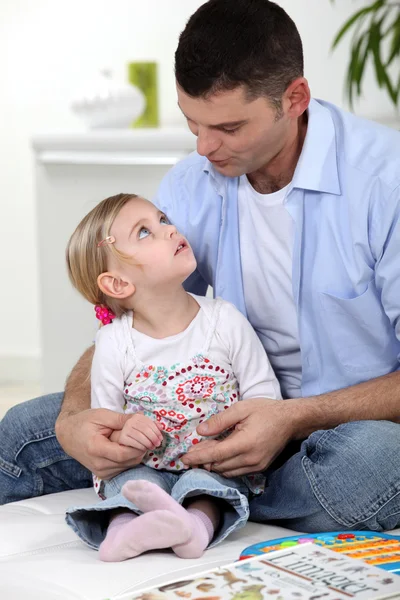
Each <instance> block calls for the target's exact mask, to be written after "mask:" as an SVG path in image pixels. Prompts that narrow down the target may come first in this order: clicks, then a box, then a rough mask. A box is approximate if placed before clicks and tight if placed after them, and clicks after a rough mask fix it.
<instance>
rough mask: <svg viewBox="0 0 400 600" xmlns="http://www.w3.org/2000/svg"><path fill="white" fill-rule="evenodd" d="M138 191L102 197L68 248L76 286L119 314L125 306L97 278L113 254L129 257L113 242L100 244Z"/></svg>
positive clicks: (98, 302) (93, 299) (92, 300)
mask: <svg viewBox="0 0 400 600" xmlns="http://www.w3.org/2000/svg"><path fill="white" fill-rule="evenodd" d="M138 197H139V196H137V195H136V194H117V195H116V196H110V198H106V199H105V200H102V202H100V203H99V204H98V205H97V206H95V207H94V208H93V210H91V211H90V212H89V213H88V214H87V215H86V217H84V218H83V219H82V221H81V222H80V223H79V225H78V227H77V228H76V229H75V231H74V233H73V234H72V236H71V238H70V240H69V242H68V246H67V251H66V259H67V268H68V274H69V278H70V280H71V281H72V284H73V285H74V287H75V288H76V289H77V290H78V291H79V292H80V293H81V294H82V296H83V297H84V298H86V300H88V301H89V302H91V303H92V304H104V305H106V306H108V307H109V308H110V309H111V310H112V311H113V313H114V314H115V315H117V316H120V315H121V314H122V313H123V312H125V309H124V308H123V307H122V306H121V305H120V304H119V303H118V301H117V300H115V299H114V298H110V297H109V296H106V295H105V294H103V292H102V291H101V290H100V288H99V286H98V285H97V278H98V276H99V275H101V273H105V272H106V271H107V270H108V259H109V258H110V253H112V254H113V255H114V256H116V257H117V258H118V259H119V260H127V259H129V258H131V257H128V256H125V255H124V254H122V253H121V252H119V251H118V250H117V248H115V246H114V244H108V243H104V244H101V245H100V246H99V243H100V242H101V241H103V240H105V239H106V238H107V237H108V236H109V235H110V230H111V227H112V224H113V223H114V220H115V218H116V216H117V215H118V213H119V212H120V210H121V209H122V208H123V207H124V206H125V204H127V203H128V202H129V201H130V200H134V199H135V198H138Z"/></svg>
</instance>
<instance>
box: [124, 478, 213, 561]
mask: <svg viewBox="0 0 400 600" xmlns="http://www.w3.org/2000/svg"><path fill="white" fill-rule="evenodd" d="M122 494H123V495H124V496H125V497H126V498H127V499H128V500H130V502H132V503H133V504H135V505H136V506H137V507H138V508H139V509H140V510H141V511H143V513H145V514H144V515H143V517H144V516H146V517H148V519H147V520H146V524H147V523H151V522H152V520H153V519H154V520H155V521H156V520H158V514H159V513H161V512H162V513H164V515H163V523H164V524H165V523H167V522H169V523H170V524H171V525H173V527H177V528H178V530H179V531H181V532H182V536H181V537H182V538H184V539H181V540H179V541H175V540H173V539H172V538H171V537H170V538H169V539H170V542H169V544H168V546H169V547H172V550H173V551H174V552H175V554H177V556H180V557H181V558H199V557H200V556H201V555H202V554H203V552H204V550H205V549H206V548H207V546H208V545H209V543H210V541H211V540H212V538H213V536H214V532H215V529H216V527H217V526H218V523H219V509H218V503H217V501H216V500H214V499H213V498H211V497H210V496H206V495H202V496H198V497H196V498H195V499H193V500H189V502H188V504H187V509H186V508H184V507H183V506H181V505H180V504H179V503H178V502H177V501H176V500H174V499H173V498H171V496H170V495H169V494H167V493H166V492H165V491H164V490H162V489H161V488H159V487H158V486H157V485H155V484H154V483H151V482H149V481H129V482H128V483H126V484H125V485H124V486H123V488H122ZM166 512H167V513H168V514H167V515H165V513H166ZM140 518H142V517H140ZM154 528H155V530H157V529H159V525H157V526H155V527H154ZM183 532H184V535H183ZM175 537H176V536H175ZM153 547H155V546H153Z"/></svg>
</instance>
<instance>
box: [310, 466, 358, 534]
mask: <svg viewBox="0 0 400 600" xmlns="http://www.w3.org/2000/svg"><path fill="white" fill-rule="evenodd" d="M307 461H310V459H309V458H307V456H303V458H302V459H301V464H302V467H303V470H304V473H305V475H306V477H307V479H308V482H309V484H310V487H311V490H312V492H313V494H314V496H315V497H316V499H317V500H318V502H319V503H320V505H321V507H322V508H323V509H324V511H325V512H326V513H327V514H328V515H329V516H330V517H331V518H332V519H333V520H334V521H337V522H338V523H339V524H340V525H343V526H345V527H351V526H352V524H351V523H348V522H347V521H345V520H343V519H341V518H338V517H337V516H336V515H335V514H334V513H332V512H331V510H330V507H329V504H328V503H327V502H326V498H325V496H324V495H323V494H321V492H320V491H319V489H318V483H317V480H316V478H315V477H314V474H313V473H312V471H311V470H310V468H309V466H308V464H307ZM310 462H311V461H310ZM328 507H329V508H328Z"/></svg>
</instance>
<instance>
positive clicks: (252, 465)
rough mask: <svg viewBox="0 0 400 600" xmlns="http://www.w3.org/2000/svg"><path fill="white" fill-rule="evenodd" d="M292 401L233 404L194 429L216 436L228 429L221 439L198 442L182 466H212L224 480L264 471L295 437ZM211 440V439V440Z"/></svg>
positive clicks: (256, 401)
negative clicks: (228, 432)
mask: <svg viewBox="0 0 400 600" xmlns="http://www.w3.org/2000/svg"><path fill="white" fill-rule="evenodd" d="M293 408H294V405H293V402H292V401H290V400H285V401H282V400H270V399H267V398H257V399H252V400H243V401H241V402H237V403H236V404H234V405H233V406H231V407H230V408H228V409H227V410H225V411H224V412H221V413H219V414H217V415H214V416H212V417H211V418H210V419H209V420H208V421H207V422H205V423H202V424H201V425H199V427H198V428H197V432H198V433H199V434H200V435H204V436H207V435H213V436H214V435H218V434H220V433H222V432H223V431H226V430H227V429H229V428H230V427H234V431H233V432H232V433H231V434H230V435H229V436H228V437H227V438H225V439H224V440H221V441H216V443H214V444H212V445H210V446H209V447H207V445H208V441H205V442H200V443H199V444H197V445H196V446H195V448H193V450H191V451H190V452H188V453H187V454H185V455H184V456H183V457H182V461H183V462H184V464H186V465H190V466H193V465H206V464H208V463H212V470H213V471H216V472H218V473H221V474H222V475H224V476H225V477H238V476H240V475H246V474H247V473H256V472H259V471H264V470H265V469H266V468H267V467H268V466H269V465H270V464H271V463H272V462H273V461H274V459H275V458H276V457H277V456H278V455H279V454H280V453H281V452H282V450H283V449H284V447H285V446H286V445H287V444H288V442H289V441H290V440H292V439H294V437H295V434H296V432H295V426H294V419H293ZM214 441H215V440H214Z"/></svg>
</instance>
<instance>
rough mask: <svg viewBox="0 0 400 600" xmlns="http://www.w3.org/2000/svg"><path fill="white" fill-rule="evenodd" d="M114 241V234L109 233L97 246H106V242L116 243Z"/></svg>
mask: <svg viewBox="0 0 400 600" xmlns="http://www.w3.org/2000/svg"><path fill="white" fill-rule="evenodd" d="M114 242H115V237H114V236H113V235H109V236H108V237H106V238H104V240H101V242H99V243H98V244H97V247H98V248H100V246H104V244H114Z"/></svg>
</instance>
